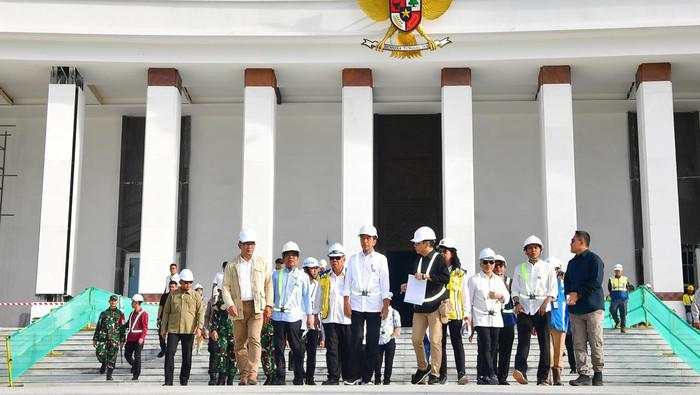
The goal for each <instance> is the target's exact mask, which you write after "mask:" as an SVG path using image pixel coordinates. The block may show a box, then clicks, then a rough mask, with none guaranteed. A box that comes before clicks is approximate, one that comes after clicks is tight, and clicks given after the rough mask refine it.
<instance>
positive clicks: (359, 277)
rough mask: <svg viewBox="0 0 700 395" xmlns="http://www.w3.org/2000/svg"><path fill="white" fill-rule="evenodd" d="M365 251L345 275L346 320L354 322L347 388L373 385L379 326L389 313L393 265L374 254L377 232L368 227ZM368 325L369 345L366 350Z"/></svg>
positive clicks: (364, 232) (362, 231)
mask: <svg viewBox="0 0 700 395" xmlns="http://www.w3.org/2000/svg"><path fill="white" fill-rule="evenodd" d="M359 236H360V245H361V247H362V251H360V252H358V253H357V254H355V255H353V256H351V257H350V261H349V262H348V268H347V271H346V275H345V289H344V307H343V310H344V312H345V316H347V317H350V320H351V329H350V330H351V336H352V350H351V353H352V357H351V363H350V369H351V371H350V380H347V379H344V380H345V383H346V384H350V385H355V384H371V383H372V373H373V372H374V365H375V362H376V360H377V352H378V349H379V326H380V324H381V320H382V319H384V318H386V317H387V315H388V313H389V304H390V303H391V291H390V290H389V265H388V263H387V260H386V257H385V256H384V255H382V254H380V253H378V252H376V251H375V250H374V246H375V245H376V244H377V228H375V227H374V226H372V225H365V226H363V227H362V228H361V229H360V232H359ZM365 325H367V338H366V344H365V347H364V352H363V349H362V348H363V346H362V339H363V335H364V329H365Z"/></svg>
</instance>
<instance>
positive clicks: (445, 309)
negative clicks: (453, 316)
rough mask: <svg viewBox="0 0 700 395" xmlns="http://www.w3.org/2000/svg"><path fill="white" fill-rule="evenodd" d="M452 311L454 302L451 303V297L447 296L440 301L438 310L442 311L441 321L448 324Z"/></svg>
mask: <svg viewBox="0 0 700 395" xmlns="http://www.w3.org/2000/svg"><path fill="white" fill-rule="evenodd" d="M451 311H452V303H450V298H447V299H445V300H443V301H442V302H440V307H438V312H439V313H440V322H441V323H443V324H447V323H448V322H449V321H450V317H449V315H450V312H451Z"/></svg>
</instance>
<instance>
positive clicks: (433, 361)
mask: <svg viewBox="0 0 700 395" xmlns="http://www.w3.org/2000/svg"><path fill="white" fill-rule="evenodd" d="M436 239H437V237H435V232H434V231H433V230H432V229H430V228H429V227H427V226H422V227H420V228H418V230H416V232H415V234H414V236H413V239H412V240H411V241H412V242H413V246H414V248H415V250H416V253H418V255H420V259H418V263H417V265H416V270H415V271H413V273H412V274H413V275H414V276H415V278H416V280H419V281H420V280H426V281H427V282H426V285H425V298H424V300H423V303H422V304H414V306H413V334H412V336H411V340H412V342H413V350H414V351H415V353H416V360H417V361H418V370H417V371H416V373H415V374H414V375H413V377H411V383H413V384H420V383H424V382H425V380H426V379H427V380H428V384H439V382H440V379H439V376H438V375H439V372H440V365H441V363H442V322H441V321H440V311H439V307H440V303H441V302H442V301H443V300H445V299H447V298H449V296H450V294H449V292H447V288H446V286H447V283H449V281H450V272H449V271H448V269H447V266H446V265H445V261H444V259H443V257H442V255H441V254H439V253H438V252H437V251H436V250H435V241H436ZM402 289H403V290H405V289H406V287H405V284H404V285H403V286H402ZM428 328H430V335H429V337H430V365H428V363H427V361H426V359H425V349H424V348H423V337H424V336H425V332H426V331H427V330H428Z"/></svg>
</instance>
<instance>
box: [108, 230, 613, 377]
mask: <svg viewBox="0 0 700 395" xmlns="http://www.w3.org/2000/svg"><path fill="white" fill-rule="evenodd" d="M358 237H359V244H360V251H359V252H357V253H355V254H352V255H349V254H346V250H345V247H344V246H343V245H341V244H340V243H334V244H333V245H331V246H330V248H329V250H328V253H327V258H328V261H329V262H330V268H329V269H326V270H323V271H322V270H321V268H320V264H319V261H318V260H317V259H315V258H312V257H309V258H306V259H305V260H304V261H303V263H302V264H301V267H299V266H300V262H299V261H300V255H301V249H300V248H299V246H298V245H297V244H296V243H295V242H292V241H290V242H287V243H285V244H284V245H283V246H282V254H281V256H282V258H281V261H280V260H278V261H277V262H276V267H275V269H274V270H273V269H272V268H271V266H270V265H269V264H268V262H267V261H266V260H265V259H263V258H262V257H260V256H258V255H255V245H256V235H255V232H254V231H253V230H250V229H244V230H242V231H241V232H240V234H239V237H238V243H237V244H238V248H239V250H240V254H238V256H237V257H236V258H235V259H234V260H233V261H231V262H229V263H228V264H226V263H224V271H223V273H220V274H218V275H217V276H216V277H215V280H214V285H215V288H214V290H213V295H212V298H211V300H210V301H209V302H208V303H207V304H206V307H205V306H204V303H203V301H202V297H201V296H199V294H198V293H197V292H194V291H193V290H192V283H193V280H194V278H193V277H194V276H193V274H192V272H191V271H190V270H189V269H183V270H182V271H181V272H180V273H179V274H174V275H172V273H171V275H169V276H168V278H167V279H166V281H167V283H168V287H169V290H168V292H167V293H165V294H164V296H163V298H162V299H161V308H160V309H159V317H158V318H159V319H158V322H159V325H158V326H159V334H160V336H161V339H163V340H162V342H163V343H164V344H162V345H161V350H162V351H161V353H160V354H159V356H163V355H165V356H166V359H165V383H164V385H172V384H173V370H174V356H175V353H176V349H177V345H178V343H182V368H181V370H180V384H181V385H187V384H188V380H189V372H190V366H191V357H192V348H193V341H194V339H195V338H196V337H199V336H200V335H201V334H202V331H203V330H205V329H206V330H207V331H208V333H209V336H208V337H209V352H210V369H209V373H210V381H209V384H210V385H216V384H219V385H223V384H229V385H230V384H232V383H233V381H234V375H235V374H236V373H237V372H238V373H240V375H239V381H238V384H239V385H256V384H258V370H259V368H260V364H261V360H262V364H263V370H264V373H265V375H266V376H267V380H266V381H265V384H270V385H284V384H286V372H287V365H286V362H287V358H285V355H286V348H287V347H289V349H290V350H291V353H290V354H289V358H288V359H289V364H290V370H291V371H293V381H292V383H293V384H294V385H304V384H305V385H315V384H316V383H315V382H314V373H315V364H316V350H317V348H319V347H321V348H325V349H326V364H327V369H328V373H327V379H326V380H325V381H324V382H323V383H322V384H323V385H339V384H346V385H369V384H385V385H386V384H390V383H391V371H392V365H393V356H394V352H395V349H396V337H397V336H399V334H400V327H401V318H400V316H399V314H398V312H397V311H395V310H394V309H393V308H392V307H391V302H392V299H393V298H394V295H393V294H392V292H391V290H390V285H389V268H388V262H387V258H386V257H385V256H384V255H382V254H381V253H379V252H377V251H375V249H374V247H375V245H376V243H377V240H378V233H377V229H376V228H375V227H374V226H372V225H366V226H363V227H362V228H361V229H360V230H359V232H358ZM411 242H412V243H413V245H414V249H415V251H416V253H417V254H418V256H419V259H418V261H417V262H416V264H415V267H414V269H413V270H412V271H411V274H410V275H409V280H410V281H407V283H406V284H402V285H401V288H400V289H401V292H402V293H404V292H408V293H411V294H415V293H416V292H415V290H416V288H413V287H418V289H419V292H420V295H421V296H422V297H419V298H418V300H415V299H411V302H412V303H413V317H412V322H413V325H412V326H413V328H412V337H411V340H412V344H413V348H414V351H415V357H416V363H417V370H416V372H415V374H413V375H412V378H411V382H412V383H413V384H431V385H432V384H444V383H446V382H447V363H446V361H447V356H446V343H447V333H448V331H449V335H450V342H451V344H452V348H453V351H454V353H455V364H456V366H455V367H456V370H457V382H458V383H459V384H466V383H468V381H469V380H468V378H467V376H466V371H465V357H464V344H463V340H462V339H463V335H465V334H468V333H471V335H470V336H469V341H472V338H473V336H474V334H476V337H477V348H478V361H477V379H476V382H477V384H502V385H506V384H508V380H507V378H508V375H509V371H510V356H511V351H512V346H513V343H514V338H515V332H516V328H517V333H518V346H517V351H516V357H515V366H514V367H515V370H514V372H513V377H514V379H515V380H516V381H517V382H519V383H521V384H527V383H528V378H527V370H528V366H527V359H528V354H529V349H530V338H531V335H532V334H533V333H535V334H536V335H537V339H538V343H539V349H540V356H539V364H538V369H537V384H539V385H550V384H555V385H561V357H562V354H563V344H564V343H565V340H564V339H565V338H566V336H567V332H568V331H569V322H571V324H572V325H571V326H572V328H571V329H572V332H573V336H572V339H573V346H574V347H573V348H574V353H575V356H576V367H577V370H578V373H579V377H578V378H577V379H575V380H571V382H570V384H571V385H591V384H593V385H602V369H603V352H602V346H603V344H602V343H603V341H602V319H603V314H602V310H603V291H602V281H603V279H602V276H603V263H602V261H601V260H600V258H599V257H598V256H597V255H596V254H594V253H593V252H591V251H590V250H589V249H588V246H589V244H590V236H589V235H588V233H586V232H583V231H577V232H576V233H575V235H574V236H573V238H572V240H571V252H572V253H574V254H575V256H574V258H573V259H571V261H570V262H569V264H568V265H563V264H562V263H561V262H559V261H558V260H557V259H555V258H549V259H548V261H547V262H545V261H543V260H542V259H541V253H542V248H543V243H542V242H541V240H540V239H538V238H537V237H535V236H531V237H529V238H528V239H527V240H525V242H524V244H523V251H524V253H525V255H526V256H527V261H525V262H523V263H521V264H520V265H517V266H516V267H515V270H514V272H513V273H514V275H513V278H509V277H508V276H506V274H505V271H506V266H507V262H506V259H505V258H504V257H502V256H501V255H498V254H496V253H495V251H494V250H493V249H491V248H485V249H483V250H482V251H481V252H480V254H479V265H480V269H481V270H480V271H479V272H478V273H476V274H475V275H473V276H469V275H468V274H467V272H466V271H465V270H464V269H462V265H461V262H460V260H459V257H458V251H457V247H456V243H455V242H454V241H453V240H451V239H450V238H447V237H446V238H444V239H442V240H441V241H440V242H439V243H438V241H437V237H436V235H435V232H434V231H433V230H432V229H430V228H429V227H421V228H419V229H418V230H416V232H415V233H414V237H413V238H412V239H411ZM567 266H568V268H567ZM567 269H568V270H567ZM565 273H566V274H565ZM178 285H179V287H178ZM116 300H117V299H116V297H115V298H114V301H112V300H111V301H110V308H109V309H108V310H106V311H105V312H103V313H102V315H101V316H100V320H99V322H98V330H96V332H95V336H96V340H98V338H99V337H100V336H103V333H105V331H104V330H103V329H104V328H112V329H109V330H108V331H107V332H109V333H112V334H114V333H118V334H117V336H116V337H117V342H120V341H121V340H122V339H121V338H119V337H120V336H122V337H124V336H126V337H127V338H126V340H127V341H128V342H132V343H133V342H135V346H134V345H132V346H131V348H130V350H131V349H133V351H131V353H133V354H135V355H136V356H135V357H134V358H133V359H132V358H131V357H128V358H127V360H128V361H129V362H130V363H133V367H132V373H133V374H134V379H135V380H136V379H138V375H139V372H140V350H141V349H142V347H143V339H144V338H145V333H146V331H147V330H148V327H147V323H148V316H147V314H146V313H145V311H143V309H141V307H140V305H141V303H142V301H143V298H142V297H140V295H135V296H134V298H133V302H132V306H133V307H134V311H133V312H132V314H131V316H130V318H129V320H128V325H127V322H126V321H125V320H124V317H123V315H122V314H121V312H119V311H118V309H116ZM205 310H206V313H205ZM110 331H111V332H110ZM129 336H131V337H129ZM110 338H111V337H110ZM426 339H427V343H428V346H427V347H426V346H425V345H424V340H426ZM128 342H127V343H128ZM550 344H551V346H552V348H553V350H552V351H553V352H552V353H551V354H550ZM588 346H590V348H591V358H592V365H593V371H594V374H593V377H592V378H591V376H590V373H589V369H590V368H589V367H588V366H587V362H588V352H587V347H588ZM110 350H111V349H110ZM97 354H98V358H100V355H101V354H106V355H105V356H104V358H101V359H100V361H101V362H102V361H103V360H104V361H106V362H103V368H104V370H105V371H106V372H107V374H108V376H107V379H108V380H110V379H111V371H112V370H113V369H114V358H113V355H112V354H113V352H112V351H107V352H102V353H101V352H100V348H99V347H98V353H97ZM304 354H306V363H304ZM426 354H429V357H427V356H426ZM550 357H551V360H550ZM110 361H111V363H110ZM132 361H133V362H132ZM382 364H384V377H383V378H382V374H381V367H382ZM373 376H374V380H372V379H373Z"/></svg>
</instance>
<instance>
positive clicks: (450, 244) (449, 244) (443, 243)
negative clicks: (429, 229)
mask: <svg viewBox="0 0 700 395" xmlns="http://www.w3.org/2000/svg"><path fill="white" fill-rule="evenodd" d="M438 246H440V247H445V248H453V249H455V250H456V249H457V244H455V241H454V240H452V239H451V238H449V237H445V238H444V239H442V240H440V244H438Z"/></svg>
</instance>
